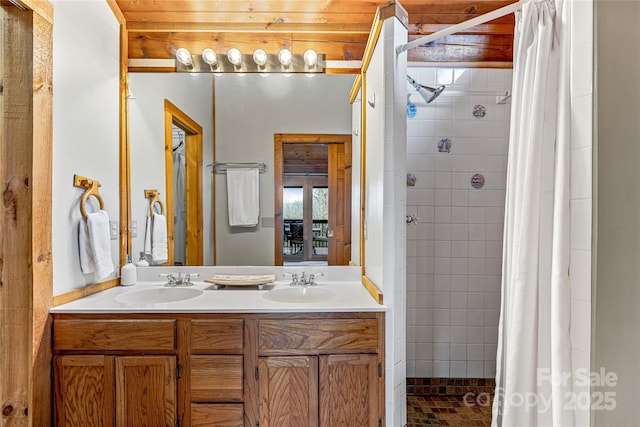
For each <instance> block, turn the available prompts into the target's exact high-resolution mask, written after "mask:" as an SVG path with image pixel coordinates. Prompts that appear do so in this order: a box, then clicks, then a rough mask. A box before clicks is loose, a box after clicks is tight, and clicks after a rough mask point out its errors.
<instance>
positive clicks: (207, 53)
mask: <svg viewBox="0 0 640 427" xmlns="http://www.w3.org/2000/svg"><path fill="white" fill-rule="evenodd" d="M202 60H203V61H204V62H205V63H206V64H209V65H210V66H212V67H213V66H214V65H216V64H217V63H218V55H216V53H215V51H214V50H213V49H209V48H206V49H204V50H203V51H202Z"/></svg>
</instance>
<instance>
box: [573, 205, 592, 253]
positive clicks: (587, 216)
mask: <svg viewBox="0 0 640 427" xmlns="http://www.w3.org/2000/svg"><path fill="white" fill-rule="evenodd" d="M571 249H582V250H585V251H590V250H591V200H590V199H580V200H572V201H571Z"/></svg>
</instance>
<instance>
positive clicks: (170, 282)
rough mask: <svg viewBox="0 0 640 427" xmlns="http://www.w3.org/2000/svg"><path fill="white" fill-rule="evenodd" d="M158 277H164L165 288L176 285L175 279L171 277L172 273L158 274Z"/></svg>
mask: <svg viewBox="0 0 640 427" xmlns="http://www.w3.org/2000/svg"><path fill="white" fill-rule="evenodd" d="M158 277H166V278H167V283H166V284H165V286H175V285H176V283H177V282H176V277H175V276H174V275H173V273H160V274H158Z"/></svg>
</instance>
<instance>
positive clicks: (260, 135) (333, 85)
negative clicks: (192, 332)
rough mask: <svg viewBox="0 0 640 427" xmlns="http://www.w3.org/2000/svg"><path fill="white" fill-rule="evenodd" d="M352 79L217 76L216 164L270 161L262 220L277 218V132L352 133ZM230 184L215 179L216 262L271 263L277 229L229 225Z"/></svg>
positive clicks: (263, 185)
mask: <svg viewBox="0 0 640 427" xmlns="http://www.w3.org/2000/svg"><path fill="white" fill-rule="evenodd" d="M354 79H355V77H354V76H352V75H311V76H307V75H282V74H269V75H257V74H248V75H235V74H225V75H219V76H216V78H215V92H216V113H215V114H216V161H218V162H260V163H262V162H266V163H267V172H266V173H262V174H260V217H261V219H264V218H270V219H273V217H274V182H273V156H274V152H273V136H274V134H276V133H338V134H351V106H350V104H349V92H350V90H351V86H352V85H353V81H354ZM354 178H355V175H354ZM226 185H227V183H226V175H224V174H218V175H216V195H217V199H216V248H217V254H216V264H217V265H273V262H274V244H273V242H274V228H273V226H269V227H265V226H263V225H262V223H260V224H259V225H258V226H257V227H255V228H247V229H244V228H239V227H233V228H232V227H229V221H228V215H227V203H226V194H227V189H226ZM205 206H207V205H205Z"/></svg>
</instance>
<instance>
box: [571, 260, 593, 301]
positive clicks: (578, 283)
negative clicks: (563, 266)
mask: <svg viewBox="0 0 640 427" xmlns="http://www.w3.org/2000/svg"><path fill="white" fill-rule="evenodd" d="M569 277H570V279H571V298H572V299H579V300H582V301H591V251H580V250H572V251H571V263H570V267H569Z"/></svg>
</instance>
